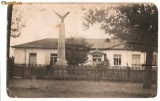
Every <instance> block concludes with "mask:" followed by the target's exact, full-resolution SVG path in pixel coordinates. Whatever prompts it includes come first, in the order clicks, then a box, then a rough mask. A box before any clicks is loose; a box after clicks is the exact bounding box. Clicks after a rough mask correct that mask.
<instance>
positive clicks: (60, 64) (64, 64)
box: [56, 60, 67, 66]
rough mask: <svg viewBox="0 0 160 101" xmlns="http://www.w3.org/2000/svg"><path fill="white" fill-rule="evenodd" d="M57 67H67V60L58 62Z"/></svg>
mask: <svg viewBox="0 0 160 101" xmlns="http://www.w3.org/2000/svg"><path fill="white" fill-rule="evenodd" d="M56 65H58V66H66V65H67V62H66V61H65V60H59V61H57V62H56Z"/></svg>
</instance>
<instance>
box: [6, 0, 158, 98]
mask: <svg viewBox="0 0 160 101" xmlns="http://www.w3.org/2000/svg"><path fill="white" fill-rule="evenodd" d="M7 9H8V10H7V13H8V14H7V20H8V25H7V84H6V85H7V88H6V90H7V94H8V96H9V97H11V98H154V97H156V96H157V85H158V82H157V79H158V9H157V7H156V5H155V4H152V3H33V2H32V3H23V2H22V3H21V2H17V3H16V2H15V4H11V5H8V8H7Z"/></svg>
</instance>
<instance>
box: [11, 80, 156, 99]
mask: <svg viewBox="0 0 160 101" xmlns="http://www.w3.org/2000/svg"><path fill="white" fill-rule="evenodd" d="M9 84H10V85H9V89H10V91H12V92H13V93H14V94H15V95H16V96H17V97H20V98H46V97H47V98H52V97H56V98H139V97H141V98H144V97H151V95H152V97H153V96H156V92H157V85H152V88H151V89H149V90H146V89H143V88H142V84H141V83H133V82H112V81H86V80H78V81H73V80H36V79H25V80H24V79H12V80H10V81H9ZM153 94H154V95H153Z"/></svg>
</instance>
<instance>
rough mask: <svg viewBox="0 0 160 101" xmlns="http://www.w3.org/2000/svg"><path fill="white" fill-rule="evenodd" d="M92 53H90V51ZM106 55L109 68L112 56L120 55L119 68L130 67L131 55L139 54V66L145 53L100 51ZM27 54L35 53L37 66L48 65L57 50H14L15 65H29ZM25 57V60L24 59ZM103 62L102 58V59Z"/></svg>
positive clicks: (90, 62) (89, 61)
mask: <svg viewBox="0 0 160 101" xmlns="http://www.w3.org/2000/svg"><path fill="white" fill-rule="evenodd" d="M91 52H92V51H91ZM101 52H102V53H104V54H106V56H107V58H108V60H109V62H110V64H111V66H114V54H121V66H127V63H128V65H129V66H131V65H132V54H140V64H144V63H145V53H142V52H136V51H126V50H105V51H101ZM29 53H37V64H50V54H51V53H57V49H22V48H16V49H15V63H16V64H29ZM25 54H26V55H25ZM25 56H26V58H25ZM102 61H104V56H103V57H102ZM92 62H93V59H92V55H88V61H86V64H85V65H92Z"/></svg>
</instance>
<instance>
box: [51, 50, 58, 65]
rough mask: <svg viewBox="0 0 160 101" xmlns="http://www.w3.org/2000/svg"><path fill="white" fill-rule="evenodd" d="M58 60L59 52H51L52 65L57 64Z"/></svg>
mask: <svg viewBox="0 0 160 101" xmlns="http://www.w3.org/2000/svg"><path fill="white" fill-rule="evenodd" d="M56 62H57V54H56V53H51V55H50V65H55V63H56Z"/></svg>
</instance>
